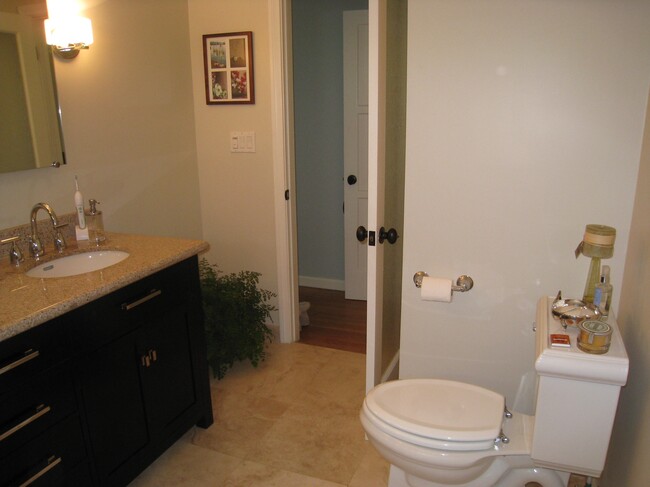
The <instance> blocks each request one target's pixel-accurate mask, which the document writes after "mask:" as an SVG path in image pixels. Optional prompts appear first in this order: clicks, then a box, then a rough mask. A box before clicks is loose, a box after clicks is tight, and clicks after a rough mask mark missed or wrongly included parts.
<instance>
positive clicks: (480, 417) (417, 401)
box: [366, 379, 505, 442]
mask: <svg viewBox="0 0 650 487" xmlns="http://www.w3.org/2000/svg"><path fill="white" fill-rule="evenodd" d="M366 405H367V407H368V409H369V410H370V411H372V412H373V413H374V414H375V415H376V416H377V417H379V418H380V419H381V420H382V421H384V422H386V423H387V424H389V425H391V426H393V427H396V428H399V429H401V430H403V431H407V432H409V433H412V434H415V435H420V436H425V437H428V438H436V439H440V440H447V441H461V442H462V441H483V440H490V439H492V440H493V439H495V438H496V437H497V436H499V432H500V430H501V423H502V421H503V412H504V407H505V399H504V397H503V396H502V395H501V394H497V393H496V392H493V391H490V390H488V389H484V388H483V387H479V386H475V385H472V384H466V383H463V382H456V381H450V380H442V379H403V380H396V381H391V382H385V383H384V384H381V385H379V386H377V387H375V388H374V389H372V390H371V391H370V392H369V393H368V395H367V396H366Z"/></svg>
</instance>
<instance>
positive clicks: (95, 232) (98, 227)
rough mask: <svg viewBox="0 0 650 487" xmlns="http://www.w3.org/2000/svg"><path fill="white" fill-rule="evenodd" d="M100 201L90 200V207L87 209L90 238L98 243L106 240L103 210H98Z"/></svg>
mask: <svg viewBox="0 0 650 487" xmlns="http://www.w3.org/2000/svg"><path fill="white" fill-rule="evenodd" d="M98 204H99V201H97V200H93V199H91V200H88V205H89V207H90V208H89V209H88V210H87V211H86V225H87V226H88V240H90V241H91V242H95V243H96V244H97V245H99V244H100V243H102V242H103V241H104V240H106V235H105V234H104V219H103V216H102V212H101V211H98V210H97V205H98Z"/></svg>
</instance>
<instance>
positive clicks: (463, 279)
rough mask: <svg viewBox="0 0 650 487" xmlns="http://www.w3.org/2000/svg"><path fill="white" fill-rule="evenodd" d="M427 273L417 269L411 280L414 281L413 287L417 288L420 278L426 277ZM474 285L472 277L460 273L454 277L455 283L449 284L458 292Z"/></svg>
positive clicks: (467, 289)
mask: <svg viewBox="0 0 650 487" xmlns="http://www.w3.org/2000/svg"><path fill="white" fill-rule="evenodd" d="M428 276H429V274H427V273H426V272H424V271H418V272H416V273H415V274H414V275H413V282H414V283H415V287H417V288H418V289H419V288H421V287H422V279H424V278H425V277H428ZM473 287H474V279H472V278H471V277H469V276H466V275H464V274H463V275H462V276H460V277H459V278H458V279H456V284H455V285H453V284H452V286H451V290H452V291H456V292H459V293H464V292H466V291H469V290H470V289H472V288H473Z"/></svg>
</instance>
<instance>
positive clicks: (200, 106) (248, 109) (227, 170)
mask: <svg viewBox="0 0 650 487" xmlns="http://www.w3.org/2000/svg"><path fill="white" fill-rule="evenodd" d="M188 6H189V19H190V46H191V57H192V76H193V86H194V111H195V115H196V118H195V120H196V141H197V147H198V151H197V155H198V168H199V180H200V193H201V208H202V213H203V236H204V238H205V240H207V241H209V242H210V245H211V249H210V252H209V254H208V259H209V260H210V262H212V263H215V264H218V265H219V267H220V268H221V269H222V270H223V271H226V272H232V271H239V270H244V269H246V270H251V271H256V272H260V273H262V278H261V281H260V282H261V285H262V287H263V288H265V289H269V290H272V291H277V270H276V259H275V255H276V253H275V220H274V202H273V187H274V184H273V160H272V153H271V104H270V94H271V92H270V88H269V83H270V65H269V29H268V18H267V13H268V11H267V2H266V0H238V1H236V2H233V1H226V0H188ZM242 31H252V32H253V58H254V70H255V73H254V74H255V104H254V105H230V106H228V105H225V106H224V105H220V106H215V105H206V103H205V87H204V76H203V48H202V36H203V35H204V34H215V33H228V32H242ZM231 131H254V132H255V134H256V146H257V151H256V152H255V153H231V152H230V145H229V134H230V132H231Z"/></svg>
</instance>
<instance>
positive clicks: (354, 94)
mask: <svg viewBox="0 0 650 487" xmlns="http://www.w3.org/2000/svg"><path fill="white" fill-rule="evenodd" d="M343 130H344V136H343V161H344V164H343V166H344V177H343V186H344V189H343V197H344V239H345V242H344V250H345V297H346V299H361V300H365V299H366V286H367V260H368V252H367V246H366V242H359V241H358V240H357V238H356V230H357V228H358V227H359V226H364V227H366V228H367V225H368V11H367V10H350V11H346V12H343Z"/></svg>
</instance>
